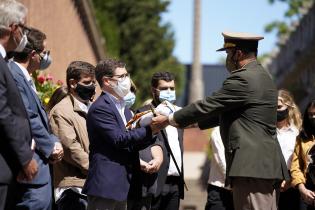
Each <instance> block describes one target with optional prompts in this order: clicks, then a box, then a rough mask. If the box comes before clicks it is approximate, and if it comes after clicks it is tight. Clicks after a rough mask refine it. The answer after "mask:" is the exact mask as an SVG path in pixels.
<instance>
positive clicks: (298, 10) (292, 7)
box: [265, 0, 314, 37]
mask: <svg viewBox="0 0 315 210" xmlns="http://www.w3.org/2000/svg"><path fill="white" fill-rule="evenodd" d="M268 1H269V3H271V4H273V3H275V2H276V1H278V2H284V3H286V4H288V9H287V11H286V12H285V14H284V20H281V21H279V20H276V21H273V22H271V23H269V24H268V25H266V26H265V31H266V32H271V31H273V30H276V31H277V35H278V37H281V36H283V35H287V34H289V33H290V32H291V28H290V24H291V23H292V22H294V21H299V20H300V18H301V16H302V12H303V10H304V8H305V7H307V6H308V5H310V4H311V3H313V1H314V0H268Z"/></svg>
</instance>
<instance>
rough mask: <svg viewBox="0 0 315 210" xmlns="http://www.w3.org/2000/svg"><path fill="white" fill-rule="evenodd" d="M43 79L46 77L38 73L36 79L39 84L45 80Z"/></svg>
mask: <svg viewBox="0 0 315 210" xmlns="http://www.w3.org/2000/svg"><path fill="white" fill-rule="evenodd" d="M45 80H46V78H45V76H43V75H39V76H38V77H37V81H38V83H39V84H43V83H44V82H45Z"/></svg>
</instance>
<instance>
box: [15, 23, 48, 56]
mask: <svg viewBox="0 0 315 210" xmlns="http://www.w3.org/2000/svg"><path fill="white" fill-rule="evenodd" d="M27 30H28V32H27V41H28V42H27V44H26V46H25V48H24V50H23V51H22V52H12V54H11V55H12V56H13V57H14V59H16V60H18V61H24V60H25V59H26V58H27V56H28V55H29V54H30V53H31V52H32V51H33V50H35V51H36V52H38V53H40V52H42V51H43V50H44V41H45V39H46V34H45V33H44V32H42V31H40V30H38V29H36V28H28V29H27Z"/></svg>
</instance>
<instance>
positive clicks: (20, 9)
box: [0, 0, 27, 35]
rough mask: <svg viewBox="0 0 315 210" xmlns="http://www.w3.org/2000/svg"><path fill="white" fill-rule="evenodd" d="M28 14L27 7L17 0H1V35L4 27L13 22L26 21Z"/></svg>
mask: <svg viewBox="0 0 315 210" xmlns="http://www.w3.org/2000/svg"><path fill="white" fill-rule="evenodd" d="M26 15H27V8H26V7H25V6H24V5H23V4H21V3H20V2H18V1H15V0H1V2H0V35H1V31H2V30H3V29H7V28H8V27H9V26H10V25H11V24H14V23H16V24H19V23H24V22H23V21H24V19H25V17H26Z"/></svg>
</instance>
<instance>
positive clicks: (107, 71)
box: [95, 58, 126, 87]
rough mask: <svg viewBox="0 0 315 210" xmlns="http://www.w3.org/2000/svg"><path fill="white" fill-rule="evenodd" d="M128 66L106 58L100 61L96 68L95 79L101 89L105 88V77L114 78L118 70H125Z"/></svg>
mask: <svg viewBox="0 0 315 210" xmlns="http://www.w3.org/2000/svg"><path fill="white" fill-rule="evenodd" d="M125 67H126V64H125V63H124V62H122V61H119V60H116V59H112V58H106V59H105V60H103V61H100V62H99V63H98V64H97V65H96V67H95V77H96V80H97V82H98V83H99V85H100V87H102V86H103V81H102V80H103V77H104V76H107V77H112V76H113V75H114V71H115V70H116V68H125Z"/></svg>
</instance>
